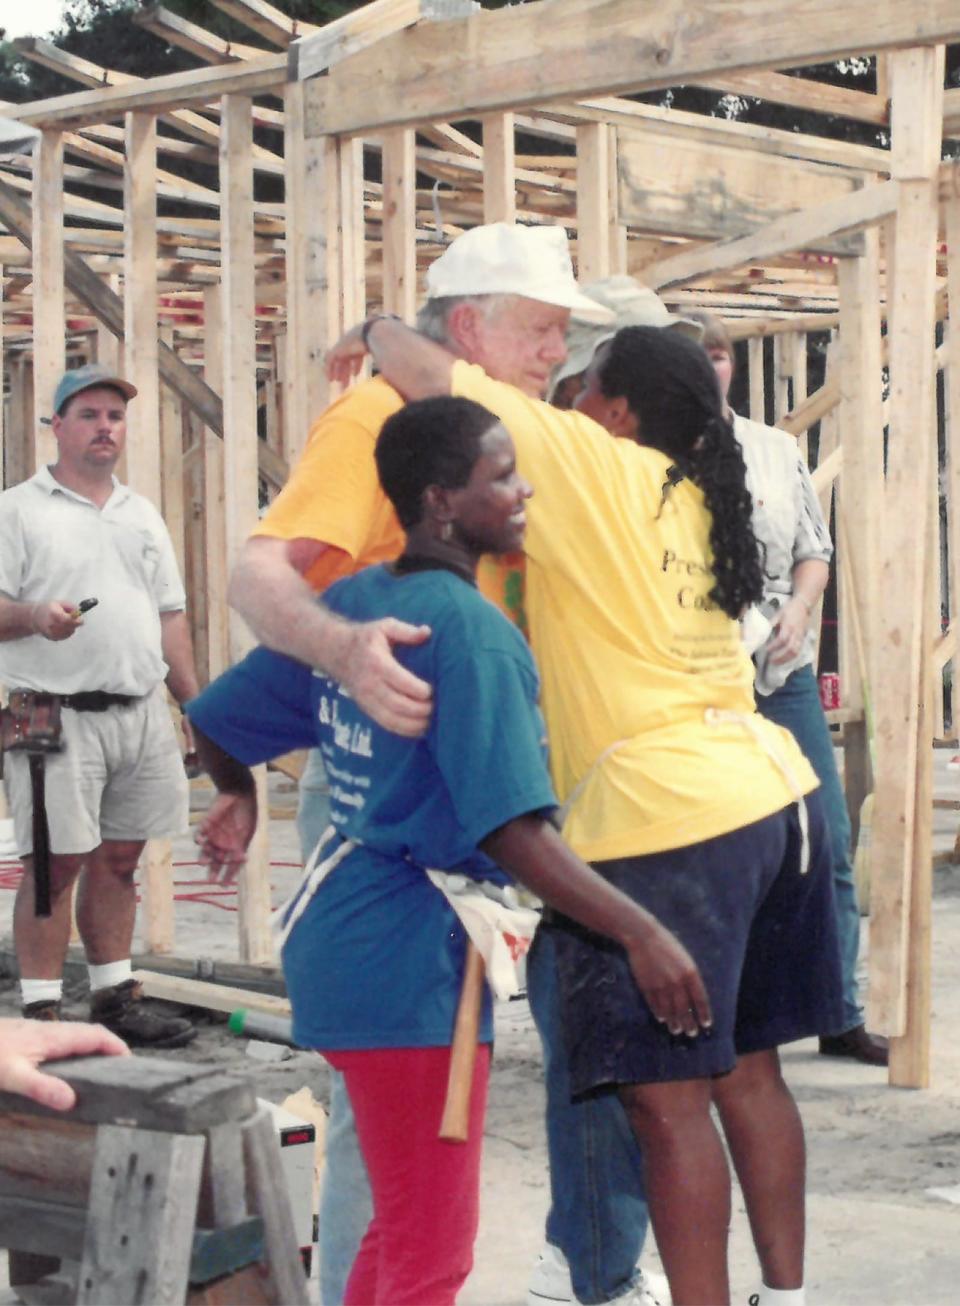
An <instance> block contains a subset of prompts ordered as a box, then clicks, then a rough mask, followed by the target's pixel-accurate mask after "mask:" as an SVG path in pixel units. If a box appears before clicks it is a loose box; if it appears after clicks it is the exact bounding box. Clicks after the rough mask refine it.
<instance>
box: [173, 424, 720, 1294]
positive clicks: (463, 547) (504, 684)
mask: <svg viewBox="0 0 960 1306" xmlns="http://www.w3.org/2000/svg"><path fill="white" fill-rule="evenodd" d="M377 467H378V471H379V474H380V479H381V482H382V484H383V488H384V490H385V492H386V493H387V495H388V497H389V498H390V500H391V502H392V503H393V505H394V507H395V509H396V511H397V515H398V517H399V519H400V522H401V524H402V525H403V527H404V529H405V531H406V532H407V543H406V548H405V550H404V552H403V554H402V555H401V557H400V558H399V559H398V560H397V562H396V563H394V564H392V565H390V566H384V567H373V568H369V569H367V570H366V571H364V572H361V573H359V574H358V575H356V576H353V577H350V578H348V579H345V580H343V581H341V582H339V583H338V584H337V585H335V586H333V587H331V589H330V590H329V591H328V592H327V595H326V596H325V597H326V600H327V601H328V602H329V604H330V606H331V608H332V609H333V610H334V611H335V612H337V613H338V614H340V615H342V616H343V617H345V618H347V619H355V620H360V619H363V620H367V619H371V618H377V617H381V616H385V615H391V616H397V617H401V618H402V619H403V620H405V621H408V622H411V623H413V624H425V625H429V627H430V630H431V634H430V638H429V639H428V640H426V641H425V642H424V643H423V644H421V645H420V646H418V647H416V648H409V649H405V650H404V651H403V653H402V656H403V658H404V661H405V662H406V664H407V665H408V666H409V667H410V669H411V670H412V671H414V672H415V674H417V675H419V676H421V677H422V678H423V679H425V680H426V681H428V682H429V683H430V684H431V685H432V686H433V692H434V713H433V719H432V722H431V725H430V728H429V730H428V731H427V733H426V735H425V736H424V737H423V738H422V739H420V740H410V739H404V738H400V737H399V736H396V735H391V734H389V733H388V732H386V731H383V730H381V729H380V728H379V727H378V726H377V725H375V723H374V722H373V721H372V720H371V719H370V718H368V717H367V716H366V715H365V714H364V713H363V712H361V711H360V709H359V708H358V707H357V705H356V703H355V702H354V701H353V700H352V699H351V698H350V697H349V696H348V695H346V694H345V693H344V692H343V691H342V690H341V689H340V688H339V687H338V686H337V685H336V684H334V683H333V682H332V681H330V680H328V679H327V678H326V677H324V676H322V675H320V674H317V673H314V672H312V671H311V670H310V668H308V667H303V666H300V665H299V664H297V663H295V662H292V661H291V660H290V659H288V658H284V657H282V656H281V655H280V654H276V653H271V652H269V651H268V650H265V649H258V650H255V651H254V653H252V654H251V655H250V656H249V657H248V658H246V659H245V660H244V661H243V662H242V663H240V664H239V665H238V666H237V667H234V668H232V669H231V670H230V671H228V672H227V673H226V674H225V675H224V676H221V677H220V678H219V679H218V680H217V681H215V682H214V684H213V685H211V686H210V688H209V689H207V690H206V691H205V692H204V693H203V694H202V695H200V697H199V698H198V699H196V700H194V702H193V703H191V704H190V705H189V708H188V711H189V715H190V719H191V721H192V722H193V724H194V726H195V728H196V731H197V738H198V749H199V752H200V755H201V758H202V760H203V761H204V764H205V765H206V767H207V769H208V770H209V772H210V774H211V776H212V778H213V780H214V782H215V784H216V786H217V788H218V790H219V791H220V796H219V797H218V798H217V799H216V800H215V802H214V805H213V807H212V808H211V811H210V813H209V814H208V816H207V818H206V820H205V821H204V823H203V826H202V827H201V834H200V839H201V844H202V848H203V852H204V856H205V858H206V860H207V861H208V862H209V863H210V865H211V866H212V867H213V868H214V869H215V870H221V869H222V870H223V872H224V873H225V874H226V875H228V876H229V875H232V874H235V873H236V870H237V868H238V866H239V863H240V862H241V861H242V858H243V855H244V852H245V849H246V846H247V844H248V842H249V839H250V837H251V836H252V833H253V828H254V826H255V823H256V800H255V796H254V789H253V783H252V777H251V775H250V772H249V769H248V767H249V766H250V765H253V764H255V763H257V762H262V761H265V760H267V759H268V758H270V757H272V756H275V755H277V754H279V753H282V752H286V751H288V750H289V749H290V748H295V747H305V746H308V745H310V744H313V743H316V742H319V743H320V746H321V748H322V749H323V751H324V756H325V760H326V762H327V764H328V773H329V775H330V777H331V792H332V800H333V801H332V820H333V829H332V830H331V831H330V832H328V836H327V837H326V842H325V843H324V845H323V847H322V849H321V850H320V853H319V858H320V861H319V865H320V866H321V867H323V868H324V870H325V871H327V872H328V873H327V874H325V876H324V877H323V878H322V879H320V876H319V875H318V874H316V873H312V872H311V873H310V874H308V875H307V877H306V878H305V882H304V885H303V888H302V891H301V893H300V894H299V895H298V897H297V898H296V899H295V900H294V901H293V902H292V903H291V905H290V908H289V911H288V914H287V921H286V925H287V926H288V927H289V935H288V937H287V940H286V943H285V945H284V949H283V964H284V972H285V974H286V977H287V983H288V987H289V991H290V998H291V1002H292V1005H293V1012H294V1032H295V1036H296V1037H297V1039H298V1041H299V1042H301V1043H303V1044H304V1045H305V1046H310V1047H315V1048H317V1049H318V1050H320V1051H322V1052H323V1054H324V1055H325V1056H326V1057H327V1059H328V1060H329V1061H330V1062H331V1064H332V1065H334V1066H335V1067H336V1068H337V1069H338V1070H341V1071H342V1072H343V1074H344V1077H345V1080H346V1084H347V1090H348V1092H349V1095H350V1099H351V1104H352V1106H353V1109H354V1114H355V1117H356V1122H357V1131H358V1135H359V1138H360V1145H361V1150H362V1151H363V1156H364V1161H365V1163H366V1165H367V1170H368V1174H369V1178H370V1185H371V1190H372V1193H373V1204H374V1216H373V1220H372V1222H371V1224H370V1227H369V1229H368V1231H367V1234H366V1236H365V1238H364V1241H363V1243H362V1245H361V1249H360V1253H359V1255H358V1257H357V1260H356V1262H355V1264H354V1267H353V1270H352V1272H351V1275H350V1279H349V1281H348V1284H347V1291H346V1302H347V1306H350V1303H354V1304H355V1306H359V1304H360V1303H363V1304H364V1306H369V1303H390V1304H391V1306H403V1304H404V1303H408V1304H409V1306H427V1304H430V1306H434V1304H437V1303H452V1302H453V1301H454V1298H455V1296H456V1294H457V1292H458V1290H459V1288H460V1286H461V1285H462V1283H463V1281H464V1279H465V1278H466V1276H467V1274H468V1273H469V1271H470V1268H471V1265H472V1248H473V1241H474V1238H475V1235H476V1227H477V1218H478V1196H479V1160H480V1140H481V1136H482V1132H483V1115H484V1108H485V1100H486V1085H487V1075H488V1069H489V1052H490V1048H489V1044H490V1040H491V1038H492V1028H491V1024H490V1019H489V1011H487V1012H486V1013H485V1015H484V1019H483V1022H482V1024H481V1031H480V1039H481V1042H482V1044H483V1046H482V1048H481V1051H480V1055H479V1056H478V1057H477V1062H476V1068H475V1071H474V1081H473V1086H472V1096H471V1118H470V1128H469V1136H468V1140H467V1142H466V1143H465V1144H459V1143H456V1144H454V1143H449V1142H443V1141H440V1140H439V1139H438V1137H437V1133H438V1127H439V1123H440V1118H441V1114H442V1109H443V1103H444V1098H445V1093H446V1085H447V1078H448V1071H449V1064H450V1051H449V1048H450V1042H451V1038H452V1032H453V1021H454V1015H455V1010H456V1005H457V998H458V995H459V991H460V987H461V981H462V974H463V969H464V955H465V950H466V940H465V934H464V931H463V928H462V926H461V925H460V922H459V920H458V919H457V917H456V915H455V914H454V912H453V911H452V909H451V908H450V907H449V906H448V904H447V900H446V898H444V897H443V896H442V895H441V893H440V892H439V891H438V890H437V889H435V888H433V886H432V885H431V883H430V882H429V881H428V879H427V877H426V874H425V872H426V870H427V868H437V869H440V870H447V871H456V872H459V873H462V874H465V875H467V876H469V877H471V878H474V879H479V880H493V881H497V880H499V881H501V882H502V880H503V878H504V877H503V873H502V872H501V871H500V870H499V869H498V867H499V866H503V867H506V868H507V869H508V870H509V871H510V872H511V873H513V874H514V875H516V877H517V878H518V879H520V880H522V881H523V882H524V883H525V884H527V885H528V886H529V887H530V888H531V889H533V891H534V892H536V893H537V894H539V895H540V896H541V897H542V898H543V899H544V900H545V901H547V902H549V903H551V904H552V905H553V906H554V907H556V908H557V909H558V910H561V911H563V912H564V913H565V914H566V915H568V916H569V917H571V918H573V919H576V920H578V921H580V922H582V923H583V924H584V925H586V926H588V927H589V928H591V929H593V930H596V931H598V932H600V933H602V934H606V935H608V936H609V937H610V938H612V939H614V940H616V941H617V942H618V943H620V944H621V945H622V946H623V947H624V948H625V949H626V953H627V957H628V959H629V964H630V967H631V970H632V973H633V975H634V977H635V978H636V981H637V983H638V985H639V986H640V988H641V990H642V991H643V993H644V994H645V996H646V999H647V1001H648V1002H649V1003H650V1006H651V1008H652V1009H653V1010H654V1011H655V1012H656V1014H657V1016H658V1018H660V1019H663V1020H664V1022H665V1023H666V1024H667V1026H668V1027H669V1028H670V1029H671V1030H673V1031H674V1032H676V1033H678V1034H679V1033H681V1032H682V1033H685V1034H687V1035H690V1036H695V1035H696V1034H697V1033H698V1031H699V1030H700V1029H702V1028H706V1027H707V1026H708V1025H709V1022H710V1012H709V1007H708V1004H707V1003H706V999H705V995H704V992H703V986H702V983H701V980H700V976H699V973H698V971H697V969H696V967H695V966H694V965H693V963H692V961H691V960H690V958H689V956H688V955H687V953H686V951H685V950H684V949H683V948H682V947H681V946H680V945H679V944H678V943H677V942H676V940H675V939H674V938H673V936H672V935H670V934H669V933H668V932H667V931H666V930H664V929H663V928H662V927H661V926H659V925H658V924H657V922H656V921H654V920H653V918H652V917H651V916H650V915H649V913H647V912H646V911H644V910H643V909H642V908H639V907H637V906H636V905H635V904H634V903H632V902H631V901H630V899H629V898H628V897H626V895H624V894H622V893H620V892H619V891H618V890H616V889H613V888H612V887H611V886H610V885H608V884H606V883H605V882H604V881H603V880H602V879H601V878H600V877H599V876H598V875H596V874H595V873H594V872H593V871H591V870H590V868H589V867H587V866H586V865H585V864H584V863H583V862H581V861H580V859H579V858H578V857H576V856H575V855H574V854H573V853H572V852H571V851H570V850H569V849H568V848H567V847H566V845H565V844H564V843H563V842H562V840H561V839H560V837H559V835H558V834H557V833H556V831H555V830H554V829H553V827H552V825H551V824H550V821H549V816H550V812H551V809H552V807H553V803H554V799H553V793H552V789H551V786H550V782H549V779H548V776H547V772H546V767H545V763H544V758H543V723H542V720H541V718H540V714H539V710H538V708H537V703H536V700H537V692H538V684H537V677H536V671H535V669H534V665H533V661H532V658H531V656H530V653H529V651H528V650H527V648H526V645H525V643H524V641H523V639H522V637H521V636H520V635H519V634H518V633H517V632H516V630H515V629H514V628H513V627H512V626H511V625H510V623H509V622H508V621H507V620H506V618H505V617H503V616H502V615H501V614H500V613H499V612H497V610H496V609H495V608H493V607H492V605H490V604H488V603H487V601H486V600H485V599H483V598H482V597H481V596H480V594H479V593H478V591H477V590H476V588H475V575H476V565H477V561H478V559H479V557H480V555H481V554H482V553H486V552H498V553H499V552H511V551H514V550H516V549H518V548H519V547H520V545H521V543H522V537H523V529H524V525H525V514H524V504H525V501H526V499H527V498H528V497H529V495H530V493H531V490H530V487H529V486H528V485H527V484H526V483H525V482H524V481H523V480H522V479H521V478H520V477H519V476H518V474H517V470H516V464H515V461H514V455H513V446H512V443H511V440H510V437H509V436H508V435H507V433H506V431H505V430H504V429H503V427H502V426H501V425H500V423H499V422H498V421H497V420H496V418H495V417H493V415H492V414H491V413H489V412H488V411H487V410H486V409H484V408H482V407H481V406H480V405H478V404H475V403H472V402H471V401H469V400H464V399H449V398H443V399H431V400H426V401H424V402H422V403H418V404H411V405H409V406H408V407H407V408H406V409H404V410H402V411H401V412H399V413H397V414H396V415H395V416H394V417H392V418H390V419H389V421H388V422H387V423H386V424H385V426H384V429H383V432H382V434H381V436H380V439H379V441H378V444H377ZM314 860H317V859H316V858H315V859H314ZM309 869H310V868H308V870H309Z"/></svg>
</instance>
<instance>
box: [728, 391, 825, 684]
mask: <svg viewBox="0 0 960 1306" xmlns="http://www.w3.org/2000/svg"><path fill="white" fill-rule="evenodd" d="M733 432H734V435H735V436H736V437H737V440H738V441H739V443H740V448H741V449H742V450H743V461H744V462H745V463H746V465H747V489H748V490H749V491H750V497H751V498H752V499H753V529H754V533H755V534H756V537H757V539H758V540H759V541H760V543H761V544H762V545H763V546H764V549H765V551H766V553H765V557H764V565H763V571H764V582H763V601H762V602H761V603H760V605H759V606H760V609H761V611H762V612H763V613H764V615H765V616H767V617H770V618H771V619H772V618H773V617H775V616H776V614H777V612H778V611H779V610H780V608H782V607H783V605H784V603H785V602H786V601H787V599H789V598H790V596H791V594H792V593H793V569H794V567H795V566H796V565H797V563H798V562H806V561H807V560H808V559H817V560H819V561H820V562H829V561H830V559H831V558H832V557H833V543H832V541H831V539H830V530H829V528H828V526H827V523H826V522H825V521H824V519H823V513H822V511H821V509H820V500H819V499H818V498H817V492H816V490H815V489H814V488H813V482H812V481H811V480H810V472H809V469H808V468H807V464H806V463H805V462H804V460H803V458H802V457H801V456H800V450H799V448H798V446H797V442H796V440H795V439H794V438H793V436H792V435H788V434H787V432H786V431H780V430H778V429H777V428H776V427H775V426H763V425H761V423H760V422H751V421H750V420H749V419H748V418H746V417H740V416H739V415H738V416H736V417H735V418H734V422H733ZM772 638H773V637H772V636H771V639H772ZM816 643H817V640H816V634H815V633H814V631H812V630H808V631H807V634H806V637H805V638H804V641H803V646H802V647H801V649H800V652H799V653H798V654H797V656H796V657H795V658H793V659H792V660H791V661H790V662H783V663H780V664H777V663H773V662H771V661H770V659H769V647H770V640H767V642H766V644H764V645H763V646H762V647H761V648H759V649H758V650H757V651H756V653H755V654H754V661H755V663H756V667H757V673H756V679H755V687H756V690H757V693H758V694H772V693H773V691H774V690H775V689H779V688H780V686H781V685H782V684H783V683H784V681H785V680H786V679H787V677H788V676H789V675H790V673H791V672H793V671H796V670H797V668H798V667H804V666H808V665H809V664H810V663H811V662H812V661H813V654H814V649H815V648H816Z"/></svg>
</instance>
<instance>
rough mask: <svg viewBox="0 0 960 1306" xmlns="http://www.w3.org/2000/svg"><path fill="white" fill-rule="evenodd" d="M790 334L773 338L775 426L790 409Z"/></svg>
mask: <svg viewBox="0 0 960 1306" xmlns="http://www.w3.org/2000/svg"><path fill="white" fill-rule="evenodd" d="M792 346H793V340H792V338H791V337H790V336H774V338H773V424H774V426H777V425H778V424H779V422H780V420H781V418H783V417H784V416H785V415H786V413H788V412H789V411H790V381H791V378H792V375H793V369H792Z"/></svg>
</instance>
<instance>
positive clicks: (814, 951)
mask: <svg viewBox="0 0 960 1306" xmlns="http://www.w3.org/2000/svg"><path fill="white" fill-rule="evenodd" d="M807 809H808V812H809V821H810V867H809V870H808V871H807V872H806V874H805V875H801V874H800V869H799V867H800V826H799V820H798V816H797V807H796V805H795V804H794V805H791V806H790V807H786V808H784V809H783V810H782V811H780V812H776V813H774V815H773V816H768V817H766V818H765V819H764V820H762V821H756V822H754V823H753V824H752V825H747V826H744V827H743V828H742V829H739V830H733V831H731V833H729V834H724V835H720V836H718V837H717V838H715V839H707V840H705V841H704V842H703V843H698V844H692V845H690V846H688V847H686V848H673V849H669V850H668V851H666V852H659V853H650V854H646V855H644V856H641V857H626V858H619V859H616V860H613V861H605V862H598V863H596V865H595V869H596V870H597V871H598V872H599V874H601V875H602V876H603V877H604V879H606V880H609V881H610V883H611V884H615V885H616V886H617V888H618V889H622V890H623V892H624V893H626V894H628V895H629V897H631V898H633V900H634V901H635V902H638V903H640V904H641V906H643V907H645V908H646V909H647V910H648V911H649V912H651V913H652V914H653V915H654V916H656V918H657V919H658V920H659V921H660V922H661V923H662V924H663V925H665V926H666V927H667V929H668V930H671V931H672V932H673V933H674V934H675V935H676V936H677V938H679V939H680V940H681V942H682V943H683V945H684V947H685V948H686V949H687V951H688V952H689V953H690V954H691V956H692V957H693V958H694V960H695V961H696V963H697V965H698V966H699V967H700V973H701V975H702V976H703V981H704V984H705V985H706V989H707V993H708V994H709V996H710V1002H711V1005H712V1007H713V1028H712V1029H711V1030H709V1031H707V1032H705V1033H701V1034H700V1035H699V1036H698V1037H697V1038H687V1037H686V1036H685V1035H673V1034H671V1033H670V1032H669V1031H668V1030H667V1028H666V1027H665V1026H664V1025H662V1024H661V1023H660V1022H659V1021H658V1020H656V1018H655V1017H654V1016H653V1015H652V1013H651V1012H650V1008H649V1007H648V1006H647V1004H646V1001H645V1000H644V998H643V995H642V994H641V992H640V990H639V988H638V987H637V985H636V982H635V981H634V978H633V975H632V973H631V971H630V968H629V966H628V964H627V958H626V953H625V952H624V950H623V948H621V947H620V946H619V945H618V944H616V943H614V942H613V941H612V940H610V939H607V938H604V937H603V936H601V935H598V934H593V933H592V932H591V931H589V930H585V929H583V928H582V927H581V926H579V925H577V924H576V923H575V922H573V921H570V920H568V919H567V918H565V917H562V916H554V917H553V918H552V923H550V924H547V925H546V926H545V927H542V928H547V929H552V930H554V931H555V937H556V954H557V978H558V982H559V987H560V995H561V1003H562V1012H563V1025H564V1036H565V1039H566V1045H567V1053H568V1057H569V1060H570V1077H571V1087H572V1092H573V1094H574V1096H580V1095H582V1094H583V1093H587V1092H590V1091H591V1090H593V1089H597V1088H600V1087H602V1086H604V1085H615V1084H655V1083H664V1082H667V1081H670V1080H683V1079H702V1078H707V1077H709V1076H713V1075H723V1074H726V1073H727V1072H728V1071H730V1070H732V1069H733V1067H734V1066H735V1065H736V1060H737V1056H738V1055H742V1054H744V1053H749V1052H759V1051H761V1050H764V1049H767V1048H773V1047H777V1046H778V1045H780V1044H781V1043H790V1042H792V1041H793V1040H794V1039H799V1038H807V1037H809V1036H810V1035H813V1034H819V1033H826V1032H829V1031H830V1030H835V1029H837V1028H839V1026H840V1025H841V1024H842V1023H843V1008H842V997H841V995H842V985H841V978H840V951H839V947H838V943H837V925H836V913H835V910H834V902H833V874H832V866H831V858H830V845H829V836H828V833H827V829H826V825H825V822H824V817H823V807H822V804H821V801H820V797H819V794H817V793H816V792H815V793H812V794H809V795H808V796H807Z"/></svg>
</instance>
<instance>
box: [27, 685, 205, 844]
mask: <svg viewBox="0 0 960 1306" xmlns="http://www.w3.org/2000/svg"><path fill="white" fill-rule="evenodd" d="M62 716H63V744H64V747H63V751H62V752H60V753H54V754H51V755H50V756H48V757H47V759H46V806H47V825H48V826H49V829H50V850H51V852H53V853H73V854H79V853H87V852H91V851H92V850H93V849H94V848H96V847H98V845H99V844H100V843H102V842H103V840H104V839H122V840H138V839H162V838H169V837H171V836H173V835H177V834H182V833H183V832H184V830H186V828H187V806H188V785H187V777H186V774H185V772H184V769H183V760H182V758H181V756H180V749H179V747H178V744H177V736H176V731H175V730H174V726H173V722H172V720H171V718H170V711H169V709H168V707H167V701H166V694H165V692H164V689H163V686H162V685H158V686H157V688H156V689H155V690H154V691H153V692H152V693H150V694H147V695H146V696H145V697H144V698H141V699H138V700H137V701H136V702H135V703H132V704H130V706H129V707H109V708H107V710H106V711H105V712H77V711H76V710H75V709H73V708H69V707H65V708H64V709H63V714H62ZM4 774H5V784H6V790H7V800H8V802H9V804H10V810H11V813H12V815H13V824H14V831H15V834H16V839H17V850H18V852H19V853H20V855H21V857H23V856H28V855H29V854H30V853H31V852H32V851H33V824H32V822H33V804H32V801H31V797H30V768H29V759H28V758H27V756H26V754H25V753H20V752H13V753H7V754H6V756H5V757H4Z"/></svg>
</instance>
